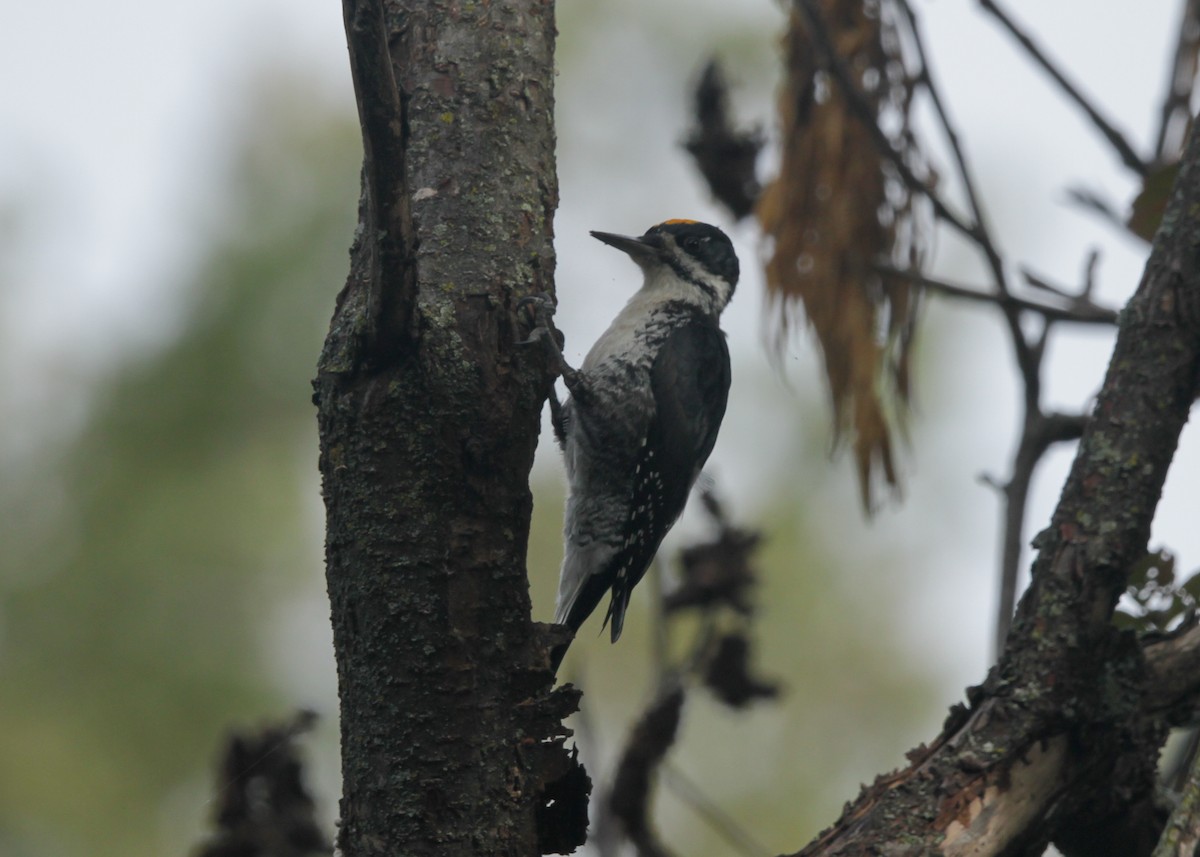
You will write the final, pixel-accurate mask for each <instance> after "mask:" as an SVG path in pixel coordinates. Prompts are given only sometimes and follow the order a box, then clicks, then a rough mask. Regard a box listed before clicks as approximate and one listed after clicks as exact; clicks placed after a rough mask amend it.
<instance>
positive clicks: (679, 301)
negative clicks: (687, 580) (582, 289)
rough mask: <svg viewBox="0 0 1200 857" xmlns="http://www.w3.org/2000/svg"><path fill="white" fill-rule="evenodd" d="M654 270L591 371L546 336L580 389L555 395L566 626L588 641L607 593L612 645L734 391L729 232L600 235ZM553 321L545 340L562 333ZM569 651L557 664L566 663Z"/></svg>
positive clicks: (599, 344) (691, 228)
mask: <svg viewBox="0 0 1200 857" xmlns="http://www.w3.org/2000/svg"><path fill="white" fill-rule="evenodd" d="M591 234H592V236H593V237H594V238H597V239H599V240H600V241H603V242H604V243H605V244H608V245H609V246H611V247H615V248H616V249H618V250H621V251H622V252H624V253H626V254H628V255H629V257H630V258H631V259H632V260H633V261H634V262H635V263H637V265H638V267H639V268H641V269H642V275H643V282H642V286H641V288H640V289H639V290H638V291H637V293H636V294H635V295H634V296H633V297H632V298H631V299H630V300H629V302H628V303H627V304H626V305H625V307H624V309H622V310H621V312H620V313H618V315H617V317H616V318H615V319H614V320H613V322H612V324H611V325H610V326H609V328H608V330H607V331H605V332H604V334H603V335H602V336H601V337H600V338H599V339H598V340H597V341H596V344H595V345H593V346H592V349H591V350H590V351H589V352H588V354H587V356H586V357H585V358H584V361H583V364H582V366H581V367H580V368H579V369H578V370H574V369H572V368H571V367H570V366H568V365H567V364H566V362H565V361H564V360H563V359H562V353H561V351H560V350H559V349H558V344H557V341H556V340H555V339H554V337H553V335H544V336H541V337H540V338H541V339H542V340H543V341H545V342H546V343H547V346H548V348H549V350H550V351H551V354H552V356H553V357H554V359H555V360H556V361H557V362H556V367H555V368H556V369H557V370H558V371H559V373H560V374H561V376H562V378H563V382H564V384H565V385H566V387H567V390H568V392H569V393H570V396H569V398H568V399H567V401H566V402H565V403H563V404H562V405H561V407H560V406H559V405H558V402H557V398H556V397H555V396H553V395H551V400H550V404H551V414H552V417H553V424H554V430H555V434H556V436H557V438H558V441H559V444H560V445H561V446H562V448H563V453H564V457H565V459H566V470H567V483H568V491H569V493H568V497H567V507H566V514H565V520H564V527H563V536H564V540H565V551H564V558H563V565H562V571H561V574H560V576H559V583H558V603H557V608H556V611H555V617H554V621H555V623H557V624H560V625H567V626H568V627H569V628H570V629H571V631H572V633H574V632H577V631H578V630H579V628H580V626H581V625H582V624H583V623H584V621H585V620H586V619H587V618H588V616H590V615H591V613H592V611H593V610H595V608H596V606H597V605H598V604H599V603H600V601H601V599H602V598H603V597H604V595H605V593H608V592H611V593H612V597H611V600H610V601H609V605H608V613H607V614H606V616H605V619H604V621H605V624H609V623H611V635H612V641H613V642H614V643H615V642H616V641H617V639H618V638H619V637H620V636H621V630H622V628H623V626H624V621H625V609H626V607H627V606H628V604H629V595H630V593H631V591H632V590H633V588H634V587H635V586H636V585H637V584H638V581H640V580H641V579H642V576H643V575H644V574H645V573H646V569H647V568H648V567H649V566H650V563H651V561H652V560H653V559H654V554H655V553H656V552H657V551H658V547H659V545H660V544H661V543H662V540H663V537H664V536H665V535H666V534H667V531H668V530H670V529H671V526H672V525H673V524H674V523H675V521H676V520H677V519H678V518H679V515H680V514H681V513H682V512H683V508H684V505H685V504H686V503H687V499H688V494H689V492H690V491H691V488H692V485H693V483H695V481H696V477H697V476H699V474H700V469H701V468H702V467H703V466H704V463H705V462H706V461H707V460H708V456H709V453H711V452H712V449H713V445H714V444H715V443H716V440H717V431H718V430H719V429H720V427H721V420H722V418H723V417H724V416H725V405H726V401H727V399H728V395H729V383H730V371H729V348H728V346H727V345H726V343H725V334H724V333H723V332H722V331H721V328H720V326H719V324H718V321H719V319H720V316H721V312H722V310H724V309H725V307H726V305H727V304H728V303H729V300H730V298H731V297H732V296H733V292H734V289H735V288H736V287H737V281H738V260H737V254H736V253H735V252H734V250H733V244H732V243H731V242H730V240H729V238H728V236H726V235H725V233H724V232H722V231H721V230H720V229H718V228H717V227H715V226H710V225H708V224H706V223H698V222H696V221H694V220H668V221H666V222H665V223H660V224H658V225H657V226H653V227H651V228H650V229H649V230H647V231H646V233H645V234H644V235H642V236H641V237H640V238H633V237H628V236H624V235H614V234H612V233H609V232H592V233H591ZM548 327H549V325H548V323H547V322H546V321H544V320H543V321H541V322H540V324H539V332H545V333H547V334H549V333H550V331H549V330H548ZM565 653H566V649H565V647H564V648H562V649H561V650H559V651H556V652H555V653H554V655H553V659H554V667H555V668H556V669H557V666H558V662H559V661H561V659H562V656H563V655H564V654H565Z"/></svg>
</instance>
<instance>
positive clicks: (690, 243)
mask: <svg viewBox="0 0 1200 857" xmlns="http://www.w3.org/2000/svg"><path fill="white" fill-rule="evenodd" d="M683 249H684V250H687V251H689V252H692V253H694V252H696V251H697V250H699V249H700V239H699V238H697V237H696V236H695V235H689V236H688V237H687V238H684V239H683Z"/></svg>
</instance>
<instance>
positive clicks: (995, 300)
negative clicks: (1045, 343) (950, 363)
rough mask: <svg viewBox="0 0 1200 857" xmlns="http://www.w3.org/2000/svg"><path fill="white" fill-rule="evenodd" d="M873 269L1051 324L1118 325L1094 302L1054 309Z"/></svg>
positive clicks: (1112, 313)
mask: <svg viewBox="0 0 1200 857" xmlns="http://www.w3.org/2000/svg"><path fill="white" fill-rule="evenodd" d="M872 269H873V270H875V271H878V272H879V273H881V274H887V275H888V276H890V277H899V278H901V279H904V280H907V281H908V282H910V283H913V284H914V285H917V286H920V287H921V288H924V289H928V290H930V291H935V292H938V293H940V294H943V295H946V296H947V297H951V298H962V299H964V300H969V301H976V302H979V303H988V304H993V305H995V306H999V307H1002V308H1004V309H1010V310H1026V311H1029V312H1035V313H1037V314H1038V315H1040V316H1042V317H1043V318H1046V319H1048V320H1050V321H1064V322H1070V323H1074V324H1101V325H1110V326H1111V325H1115V324H1116V323H1117V313H1116V312H1115V311H1114V310H1110V309H1106V308H1105V307H1101V306H1097V305H1096V304H1093V303H1084V304H1077V305H1075V306H1066V307H1061V306H1053V305H1051V304H1046V303H1042V302H1040V301H1033V300H1029V299H1028V298H1022V297H1020V296H1018V295H1014V294H1010V293H1008V292H1004V293H999V294H998V293H996V292H985V291H981V290H980V289H974V288H971V287H970V286H962V285H958V284H956V283H951V282H948V281H947V280H941V279H937V278H935V277H930V276H927V275H925V274H922V273H920V272H918V271H910V270H906V269H903V268H894V267H892V266H891V265H882V264H877V265H873V266H872Z"/></svg>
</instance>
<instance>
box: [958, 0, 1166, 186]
mask: <svg viewBox="0 0 1200 857" xmlns="http://www.w3.org/2000/svg"><path fill="white" fill-rule="evenodd" d="M979 5H980V6H982V7H983V9H984V11H985V12H989V13H991V15H992V16H993V17H995V18H996V20H997V21H999V22H1000V24H1001V26H1003V27H1004V29H1006V30H1008V33H1009V35H1011V36H1012V37H1013V38H1014V39H1016V41H1017V42H1018V44H1020V45H1021V47H1023V48H1024V49H1025V52H1026V53H1027V54H1029V56H1030V58H1031V59H1032V60H1033V61H1034V62H1035V63H1037V64H1038V65H1039V66H1041V68H1042V71H1044V72H1046V74H1048V75H1050V78H1051V80H1053V81H1054V82H1055V83H1057V84H1058V85H1059V88H1061V89H1062V91H1063V92H1064V93H1066V95H1067V97H1068V98H1070V99H1071V100H1072V101H1074V102H1075V104H1076V105H1077V106H1078V107H1079V108H1080V109H1081V110H1083V112H1084V113H1086V114H1087V116H1088V118H1089V119H1091V120H1092V124H1093V125H1095V126H1096V128H1097V130H1099V132H1100V133H1101V134H1102V135H1103V136H1104V139H1106V140H1108V142H1109V144H1110V145H1111V146H1112V147H1113V148H1114V149H1116V151H1117V154H1118V155H1120V157H1121V160H1122V161H1123V162H1124V163H1125V166H1127V167H1129V169H1131V170H1133V171H1134V172H1135V173H1137V174H1138V175H1139V176H1142V177H1143V178H1144V177H1145V176H1146V174H1147V173H1148V172H1149V167H1148V165H1147V164H1146V162H1145V161H1143V160H1142V159H1141V158H1140V157H1139V156H1138V154H1137V152H1135V151H1134V150H1133V146H1131V145H1130V144H1129V141H1128V140H1126V139H1125V137H1124V135H1123V134H1121V132H1120V131H1118V130H1117V129H1116V128H1114V127H1113V125H1112V123H1111V122H1109V121H1108V120H1107V119H1105V118H1104V117H1103V116H1101V115H1100V111H1099V110H1097V109H1096V108H1095V107H1094V106H1092V103H1091V102H1090V101H1088V100H1087V98H1085V97H1084V96H1083V93H1081V92H1080V91H1079V89H1078V88H1077V87H1076V86H1075V85H1074V84H1072V83H1071V82H1070V81H1069V80H1067V78H1066V75H1064V74H1063V73H1062V72H1061V71H1059V70H1058V68H1057V67H1056V66H1055V65H1054V63H1052V62H1051V61H1050V59H1049V58H1048V57H1047V56H1046V54H1045V53H1044V52H1043V51H1042V49H1041V48H1039V47H1038V46H1037V45H1036V44H1035V43H1034V41H1033V39H1031V38H1030V37H1029V35H1028V34H1027V33H1025V32H1024V31H1023V30H1022V29H1021V28H1020V27H1018V26H1017V24H1016V22H1015V21H1013V19H1012V18H1010V17H1009V16H1008V14H1007V13H1005V12H1004V11H1003V10H1002V9H1001V8H1000V7H999V6H997V5H996V3H995V0H979Z"/></svg>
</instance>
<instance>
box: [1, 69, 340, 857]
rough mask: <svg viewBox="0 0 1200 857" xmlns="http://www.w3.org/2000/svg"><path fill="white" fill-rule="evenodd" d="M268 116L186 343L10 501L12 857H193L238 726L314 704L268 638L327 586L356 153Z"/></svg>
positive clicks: (294, 114)
mask: <svg viewBox="0 0 1200 857" xmlns="http://www.w3.org/2000/svg"><path fill="white" fill-rule="evenodd" d="M246 116H247V117H250V118H249V121H247V122H246V123H245V127H244V129H243V130H242V133H241V134H240V136H239V139H238V141H237V143H236V146H237V148H236V150H235V151H234V152H233V156H232V158H231V166H230V168H229V171H228V174H227V175H225V176H216V177H213V178H212V180H211V181H212V182H214V183H216V184H218V185H220V186H223V187H224V189H225V190H224V193H221V194H218V196H219V197H221V202H220V206H221V207H220V210H219V211H218V212H217V213H216V216H215V217H211V218H209V220H210V221H211V223H210V224H209V225H208V226H207V227H204V228H203V232H204V234H203V235H202V236H201V237H200V239H199V240H198V242H197V244H198V246H199V247H200V248H201V249H200V252H199V259H198V262H197V264H196V266H195V268H194V270H193V271H192V272H191V273H189V274H187V275H186V277H184V278H183V279H184V280H185V282H182V283H178V284H176V283H163V284H162V288H163V289H164V290H167V289H172V290H174V291H175V292H176V296H175V297H176V301H177V304H178V306H179V307H180V312H179V315H180V320H179V321H178V322H177V327H178V333H177V335H176V336H175V338H174V339H173V341H171V342H170V343H169V344H167V345H166V346H165V347H161V348H158V349H155V350H153V351H152V352H151V353H141V354H138V355H137V356H135V357H126V358H125V359H124V360H123V362H121V363H120V364H119V365H118V367H117V370H116V371H114V372H112V373H110V374H108V375H106V376H105V377H102V378H99V379H97V380H95V381H94V382H93V383H91V384H90V388H89V389H87V390H81V391H78V392H79V394H80V395H81V396H85V397H86V399H87V401H88V402H90V405H89V406H88V407H87V409H86V418H85V420H84V423H83V426H82V428H81V429H80V430H79V431H78V433H77V435H75V436H74V437H72V438H70V439H69V442H68V443H67V444H66V448H65V449H63V450H57V451H51V450H41V451H40V452H39V453H35V454H37V455H40V457H39V458H38V460H36V461H35V462H22V463H21V466H20V467H11V468H6V470H7V471H9V476H12V477H13V478H5V479H4V480H3V481H2V482H0V543H3V544H4V545H6V546H9V548H11V549H5V550H4V551H2V552H0V687H2V688H3V692H2V693H3V697H2V698H3V704H0V853H3V854H5V855H9V857H14V855H34V854H37V855H41V854H45V855H55V857H71V855H78V854H90V855H114V857H115V855H122V857H132V855H143V854H144V855H152V854H155V855H157V854H164V853H171V852H172V851H175V852H179V851H181V850H182V849H184V848H186V846H187V844H188V840H187V838H186V834H185V833H184V832H182V831H179V830H168V829H166V828H170V827H174V826H175V823H176V822H178V819H176V818H171V817H168V816H167V812H166V809H165V807H167V806H169V804H170V797H171V795H172V793H173V792H179V791H180V790H183V792H184V793H187V794H193V795H194V794H196V790H195V789H194V788H193V789H190V790H189V789H188V788H187V784H188V782H189V781H193V782H194V781H195V780H196V779H197V778H198V777H203V778H205V779H207V777H208V771H209V769H210V768H211V765H212V761H213V758H212V757H213V755H214V754H215V752H216V748H217V745H218V743H219V738H220V737H221V734H222V732H223V730H224V729H225V728H226V726H228V725H230V724H233V723H238V722H245V721H247V720H251V721H252V720H255V719H258V718H260V717H265V716H268V715H272V716H273V715H276V714H278V713H280V711H281V709H283V710H286V707H287V706H289V705H290V704H292V703H291V702H290V701H288V700H281V699H280V698H279V695H278V691H279V688H278V686H277V685H276V684H274V683H273V682H272V680H271V677H270V675H269V674H268V668H269V666H270V665H269V664H268V663H266V662H265V658H264V654H263V652H264V646H263V636H264V632H265V630H266V628H267V626H268V624H269V623H271V622H272V621H273V620H274V619H276V618H277V617H276V613H277V610H278V608H277V606H276V605H277V604H278V602H279V599H280V597H281V596H283V595H284V594H286V593H287V592H289V591H294V590H295V589H297V588H298V587H299V586H301V585H303V584H304V582H305V581H308V582H309V584H311V581H312V580H313V579H318V580H319V578H320V575H321V569H320V557H319V552H318V550H317V549H316V548H319V545H320V533H319V532H313V529H314V528H319V526H320V524H319V517H318V516H317V515H315V514H313V513H312V510H313V508H314V507H315V505H316V502H317V500H316V491H317V482H316V476H315V472H316V457H315V447H316V430H315V424H314V423H315V421H314V413H313V409H312V405H311V403H310V388H309V379H310V378H311V375H312V373H313V369H314V365H315V360H316V355H317V353H318V351H319V349H320V345H321V341H322V328H323V326H324V324H325V323H326V322H327V320H328V318H329V314H330V312H331V309H332V305H333V296H334V294H335V293H336V290H337V288H338V287H339V284H340V282H341V280H342V279H343V278H344V276H345V267H346V263H345V259H346V247H347V245H348V243H349V238H350V236H351V234H352V232H353V228H354V222H355V218H354V206H355V202H356V190H357V170H358V156H357V152H356V147H357V138H356V126H355V125H354V123H353V117H348V116H345V115H338V114H337V113H335V112H333V111H332V110H331V109H330V108H329V107H328V106H324V105H314V104H313V103H312V102H311V101H310V100H308V98H307V94H306V93H304V92H303V90H302V88H301V87H298V86H297V85H296V82H295V81H292V82H291V83H289V84H288V85H286V86H284V85H283V84H282V83H280V84H278V85H275V84H270V83H268V84H265V85H263V86H262V87H260V88H259V90H258V91H257V93H256V94H255V95H254V96H253V98H252V99H251V103H250V105H249V109H248V110H247V111H246ZM185 216H186V215H185ZM162 321H163V320H161V319H154V318H147V319H146V324H156V323H161V322H162ZM67 345H68V346H69V344H67ZM117 347H119V344H117ZM143 351H144V349H143ZM28 381H29V382H30V383H36V370H34V369H33V367H31V371H30V373H29V375H28ZM19 416H20V415H17V417H18V418H19ZM31 508H32V509H35V510H38V512H37V514H36V515H33V516H31V515H30V513H29V512H28V510H29V509H31ZM315 668H320V669H328V670H332V663H329V664H321V665H319V666H317V667H315ZM199 794H201V795H203V794H204V792H203V791H200V792H199ZM203 801H204V798H200V800H199V801H196V802H193V804H192V805H191V806H188V807H187V809H185V810H184V811H183V815H189V814H190V815H192V816H193V819H194V820H199V818H200V816H202V815H203V813H204V811H205V807H204V806H203ZM185 803H186V801H185ZM187 810H192V812H190V813H189V812H188V811H187ZM193 819H189V822H190V823H195V821H194V820H193ZM181 834H182V835H181Z"/></svg>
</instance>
